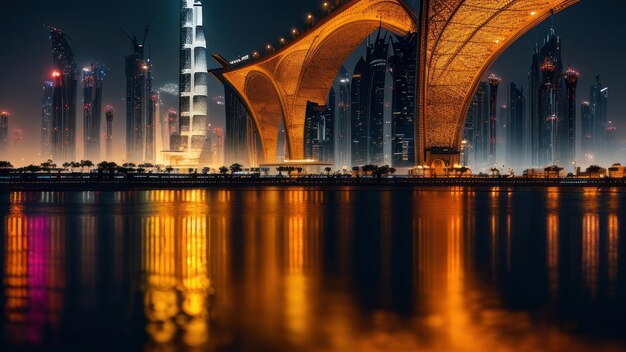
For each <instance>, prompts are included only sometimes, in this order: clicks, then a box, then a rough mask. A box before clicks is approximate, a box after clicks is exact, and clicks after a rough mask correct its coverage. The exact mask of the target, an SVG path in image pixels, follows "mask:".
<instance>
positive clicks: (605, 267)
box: [2, 189, 626, 351]
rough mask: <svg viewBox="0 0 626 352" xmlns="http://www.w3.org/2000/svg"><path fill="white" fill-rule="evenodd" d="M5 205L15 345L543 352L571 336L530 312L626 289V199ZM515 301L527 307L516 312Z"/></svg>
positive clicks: (154, 197)
mask: <svg viewBox="0 0 626 352" xmlns="http://www.w3.org/2000/svg"><path fill="white" fill-rule="evenodd" d="M7 198H8V200H9V207H8V209H7V213H6V216H5V218H4V223H5V231H4V239H3V240H4V243H5V249H4V252H3V267H4V270H3V275H2V277H3V283H4V290H3V292H2V295H3V301H4V308H3V310H4V312H3V315H2V317H3V318H2V319H3V320H4V326H5V336H4V339H5V341H7V343H9V344H11V345H14V346H46V345H49V344H55V343H56V344H63V343H67V341H63V340H62V339H61V336H63V334H65V335H67V334H72V333H84V332H89V331H91V333H92V334H95V335H97V336H100V335H103V336H108V335H113V336H117V334H118V333H119V334H120V335H121V331H122V330H128V329H130V330H133V329H134V330H133V331H137V332H138V334H137V335H138V336H142V337H140V338H137V339H136V341H132V342H131V343H130V344H131V346H141V345H145V346H146V347H147V348H148V350H151V349H162V348H177V346H178V347H180V346H187V347H189V348H205V349H206V348H220V347H224V346H231V347H233V346H234V347H236V348H243V349H249V348H251V347H252V346H265V347H266V348H276V347H281V348H285V349H289V348H297V347H300V348H302V347H304V348H305V349H306V348H307V347H308V348H313V347H315V348H325V349H346V348H352V347H354V346H357V347H358V348H359V349H360V350H364V351H367V350H375V349H377V347H380V346H381V345H380V344H383V345H385V346H391V347H395V348H396V349H406V348H422V349H427V350H437V349H450V348H451V349H463V348H465V347H467V346H471V347H472V348H470V349H472V350H475V349H491V348H495V347H497V346H509V347H516V346H519V344H522V345H523V346H527V347H529V348H533V347H536V346H541V343H542V339H544V338H546V337H550V338H554V339H557V340H558V341H560V342H559V343H561V344H562V345H561V346H563V347H566V346H567V344H568V343H572V342H573V341H578V340H577V337H575V336H573V335H572V334H570V333H569V332H568V331H567V330H563V329H561V327H559V325H558V324H557V325H553V326H550V327H544V328H543V329H542V330H541V331H539V332H538V331H535V328H536V324H537V323H538V322H537V321H536V319H537V318H536V316H535V314H534V312H536V311H539V310H541V309H543V308H542V307H543V306H544V305H545V304H546V303H545V302H550V301H560V300H561V301H562V300H563V297H565V296H566V295H570V296H571V295H574V296H580V297H588V299H589V300H592V301H593V300H599V299H604V298H606V297H614V299H617V298H618V297H621V296H623V294H624V293H623V292H621V291H619V287H620V285H619V280H620V277H623V275H624V274H623V273H622V272H620V270H619V269H620V261H622V260H623V259H622V257H621V256H620V248H621V246H622V243H623V241H622V240H621V238H623V228H622V227H621V226H620V225H621V222H622V221H624V215H622V214H621V213H620V210H621V203H622V202H624V201H626V199H624V196H623V194H619V193H602V192H595V191H591V190H589V191H586V192H585V193H584V194H582V195H580V196H578V195H577V194H573V193H567V192H566V193H562V192H559V191H558V190H548V191H547V192H545V193H538V195H536V196H533V197H529V196H528V195H524V194H519V193H516V192H507V191H504V190H493V191H492V192H479V191H467V190H463V189H455V190H451V191H437V192H433V191H413V192H404V193H396V192H353V191H349V190H342V191H336V192H328V191H320V190H304V189H293V190H263V191H260V190H250V191H227V190H221V191H208V190H189V191H183V190H176V191H154V192H117V193H98V192H84V193H72V194H60V193H53V192H45V193H41V194H39V193H37V194H33V193H13V194H11V195H9V196H8V197H7ZM528 202H536V203H532V205H533V207H534V209H526V207H527V206H528V205H529V203H528ZM50 206H52V207H53V208H54V209H52V210H50V209H48V208H49V207H50ZM522 209H525V210H524V211H522ZM577 248H578V249H577ZM622 265H623V264H622ZM577 273H578V274H577ZM576 280H579V282H580V285H578V286H577V285H576ZM514 281H515V283H513V282H514ZM518 285H522V286H523V285H528V287H518ZM515 287H518V288H521V290H520V291H521V292H514V291H513V290H512V288H515ZM524 292H525V294H527V295H535V298H534V299H533V300H531V301H528V300H527V297H521V296H520V295H521V294H523V293H524ZM542 292H545V293H542ZM541 302H544V303H541ZM520 304H523V305H526V308H525V309H521V310H520V309H519V308H513V307H516V306H519V305H520ZM529 304H530V306H529ZM561 304H568V302H566V301H564V302H562V303H561ZM138 307H141V309H139V308H138ZM558 321H559V319H558V317H555V318H554V321H553V322H555V323H558ZM95 329H100V331H97V332H93V330H95ZM507 331H515V336H509V335H508V334H507V333H506V332H507ZM372 332H375V333H374V334H373V333H372ZM241 334H245V335H246V339H244V340H242V339H241V338H240V336H241ZM122 336H123V335H122ZM276 341H280V345H276V343H278V342H276ZM81 342H82V343H85V341H81ZM110 343H113V344H120V345H124V344H125V343H126V342H124V341H123V338H113V339H111V341H110ZM133 344H135V345H133Z"/></svg>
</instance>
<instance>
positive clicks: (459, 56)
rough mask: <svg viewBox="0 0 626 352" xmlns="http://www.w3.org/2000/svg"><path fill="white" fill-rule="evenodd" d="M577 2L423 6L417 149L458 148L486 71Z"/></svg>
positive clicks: (456, 0)
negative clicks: (513, 46)
mask: <svg viewBox="0 0 626 352" xmlns="http://www.w3.org/2000/svg"><path fill="white" fill-rule="evenodd" d="M578 1H579V0H428V1H423V4H422V18H421V23H420V25H421V53H420V54H421V55H420V70H421V72H420V76H421V77H420V84H419V90H420V91H419V107H420V128H419V136H420V147H421V151H420V152H419V153H420V155H418V160H421V161H424V159H423V158H424V154H425V153H424V150H425V149H429V148H436V147H442V148H456V149H457V150H458V149H459V147H460V143H461V135H462V133H463V126H464V123H465V116H466V114H467V110H468V107H469V104H470V102H471V99H472V96H473V94H474V92H475V90H476V87H477V85H478V83H479V82H480V80H481V78H482V77H483V76H484V74H485V71H486V70H487V69H488V68H489V66H490V65H491V64H492V63H493V61H494V60H495V59H496V58H497V57H498V56H499V55H500V54H501V53H502V52H503V51H504V50H505V49H506V48H507V47H508V46H509V45H510V44H511V43H513V42H514V41H515V40H517V39H518V38H519V37H520V36H521V35H523V34H524V33H526V32H527V31H528V30H529V29H531V28H532V27H534V26H536V25H537V24H539V23H540V22H541V21H543V20H544V19H546V18H547V17H549V16H550V15H551V14H553V13H555V12H558V11H560V10H562V9H564V8H566V7H568V6H570V5H572V4H574V3H576V2H578Z"/></svg>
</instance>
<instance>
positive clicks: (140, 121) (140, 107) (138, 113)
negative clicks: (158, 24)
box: [126, 27, 152, 163]
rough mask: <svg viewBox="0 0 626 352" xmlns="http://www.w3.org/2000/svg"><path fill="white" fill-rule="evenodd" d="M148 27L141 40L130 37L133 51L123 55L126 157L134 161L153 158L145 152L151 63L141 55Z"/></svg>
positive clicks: (129, 160) (149, 102)
mask: <svg viewBox="0 0 626 352" xmlns="http://www.w3.org/2000/svg"><path fill="white" fill-rule="evenodd" d="M148 30H149V27H146V34H145V35H144V38H143V41H142V42H141V43H139V41H138V40H137V37H135V36H133V37H132V38H130V39H131V43H132V45H133V53H132V54H130V55H129V56H127V57H126V161H128V162H133V163H143V162H151V161H152V160H149V159H148V158H147V157H148V156H150V155H149V154H147V153H146V136H147V134H148V125H147V124H148V119H149V116H148V115H149V112H150V110H151V108H150V104H151V92H152V74H151V70H152V65H151V63H150V60H149V59H147V58H146V57H145V56H144V49H145V42H146V38H147V33H148Z"/></svg>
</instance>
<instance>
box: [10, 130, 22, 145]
mask: <svg viewBox="0 0 626 352" xmlns="http://www.w3.org/2000/svg"><path fill="white" fill-rule="evenodd" d="M23 141H24V132H23V131H22V129H21V128H16V129H14V130H13V146H14V147H19V146H20V145H22V142H23Z"/></svg>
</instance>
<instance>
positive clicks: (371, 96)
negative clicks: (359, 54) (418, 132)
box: [350, 29, 389, 165]
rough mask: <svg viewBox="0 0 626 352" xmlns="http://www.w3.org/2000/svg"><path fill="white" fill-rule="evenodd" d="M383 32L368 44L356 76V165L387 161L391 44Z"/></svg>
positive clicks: (353, 148) (353, 128) (353, 99)
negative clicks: (386, 114) (387, 91)
mask: <svg viewBox="0 0 626 352" xmlns="http://www.w3.org/2000/svg"><path fill="white" fill-rule="evenodd" d="M382 34H383V33H382V29H379V31H378V33H377V34H376V38H375V39H374V42H373V43H368V45H367V48H366V56H365V59H363V58H361V59H360V60H359V62H358V63H357V64H356V66H355V68H354V73H353V75H352V87H351V90H352V93H351V105H352V106H351V110H352V124H351V131H350V134H351V140H352V146H351V151H352V163H353V164H354V165H364V164H382V163H384V161H385V153H384V146H385V143H384V142H385V134H384V131H385V80H386V78H387V69H388V56H389V43H388V41H387V36H386V35H385V36H383V35H382Z"/></svg>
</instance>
